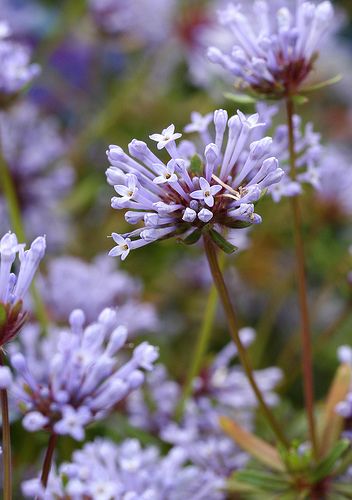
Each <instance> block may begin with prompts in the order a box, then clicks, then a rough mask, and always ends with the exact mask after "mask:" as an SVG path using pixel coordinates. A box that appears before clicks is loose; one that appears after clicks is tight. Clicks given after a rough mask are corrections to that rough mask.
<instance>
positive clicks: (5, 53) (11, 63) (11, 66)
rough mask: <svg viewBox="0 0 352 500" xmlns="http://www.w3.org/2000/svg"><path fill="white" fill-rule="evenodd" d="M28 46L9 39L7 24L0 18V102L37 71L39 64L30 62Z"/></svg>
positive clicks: (24, 83) (17, 89) (28, 80)
mask: <svg viewBox="0 0 352 500" xmlns="http://www.w3.org/2000/svg"><path fill="white" fill-rule="evenodd" d="M30 58H31V54H30V50H29V49H28V47H26V46H25V45H23V44H21V43H19V42H16V41H13V40H11V30H10V27H9V25H8V24H7V23H6V22H4V21H2V20H1V19H0V66H1V75H0V102H5V103H6V99H8V98H9V96H11V95H13V94H16V93H17V92H19V91H20V90H21V89H22V88H23V87H24V86H25V85H27V84H28V83H29V82H30V81H31V80H32V79H33V78H34V77H35V76H37V75H38V73H39V66H38V65H37V64H32V63H31V62H30Z"/></svg>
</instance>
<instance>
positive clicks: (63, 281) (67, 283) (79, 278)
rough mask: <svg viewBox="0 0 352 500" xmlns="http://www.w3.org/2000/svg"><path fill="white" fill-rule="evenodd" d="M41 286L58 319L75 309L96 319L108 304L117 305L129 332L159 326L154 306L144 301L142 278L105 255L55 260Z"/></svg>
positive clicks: (48, 267)
mask: <svg viewBox="0 0 352 500" xmlns="http://www.w3.org/2000/svg"><path fill="white" fill-rule="evenodd" d="M39 286H40V289H41V290H42V291H43V297H44V300H45V302H46V304H47V306H48V310H49V311H50V315H51V317H52V318H53V319H54V320H55V321H59V322H62V321H64V320H65V319H66V318H67V317H68V316H69V314H70V311H72V309H82V310H83V312H84V314H85V316H86V320H87V321H93V320H94V319H95V318H96V317H97V316H98V315H99V313H100V311H102V310H103V309H104V308H105V307H115V306H118V315H119V322H120V324H121V325H125V326H126V327H127V328H128V333H129V335H134V334H136V333H137V332H141V331H152V330H154V331H155V330H156V329H157V328H158V318H157V315H156V312H155V309H154V307H153V306H152V304H149V303H146V302H142V300H141V294H142V285H141V283H140V282H139V280H137V279H135V278H132V277H131V276H130V275H129V274H127V273H126V272H124V271H122V270H120V269H116V266H115V264H114V262H113V261H112V260H111V259H109V258H108V257H107V256H106V255H100V256H98V257H97V258H95V259H94V261H93V262H91V263H88V262H85V261H83V260H81V259H78V258H77V257H68V256H64V257H57V258H55V259H52V260H51V261H49V263H48V266H47V275H46V277H45V278H42V280H41V281H40V282H39ZM136 310H138V314H136Z"/></svg>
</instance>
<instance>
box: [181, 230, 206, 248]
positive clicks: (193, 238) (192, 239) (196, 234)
mask: <svg viewBox="0 0 352 500" xmlns="http://www.w3.org/2000/svg"><path fill="white" fill-rule="evenodd" d="M201 236H202V231H201V229H196V230H195V231H193V233H191V234H189V235H188V236H187V237H186V238H179V241H181V243H184V244H185V245H194V244H195V243H197V241H198V240H199V238H200V237H201Z"/></svg>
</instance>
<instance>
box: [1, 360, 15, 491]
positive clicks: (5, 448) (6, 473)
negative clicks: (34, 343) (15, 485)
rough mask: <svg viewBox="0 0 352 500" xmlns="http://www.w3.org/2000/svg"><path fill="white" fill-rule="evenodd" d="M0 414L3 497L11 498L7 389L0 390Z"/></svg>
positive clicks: (2, 361)
mask: <svg viewBox="0 0 352 500" xmlns="http://www.w3.org/2000/svg"><path fill="white" fill-rule="evenodd" d="M0 364H1V365H2V366H3V365H4V353H3V351H1V352H0ZM0 400H1V416H2V463H3V495H4V496H3V498H4V500H11V499H12V465H11V429H10V420H9V403H8V398H7V390H6V389H1V390H0Z"/></svg>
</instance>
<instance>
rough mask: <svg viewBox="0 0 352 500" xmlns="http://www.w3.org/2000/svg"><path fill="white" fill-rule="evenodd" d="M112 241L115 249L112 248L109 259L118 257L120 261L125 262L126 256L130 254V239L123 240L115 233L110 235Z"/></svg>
mask: <svg viewBox="0 0 352 500" xmlns="http://www.w3.org/2000/svg"><path fill="white" fill-rule="evenodd" d="M111 236H112V239H113V240H114V241H115V243H116V247H114V248H112V249H111V250H110V252H109V255H110V257H120V256H121V260H125V258H126V257H127V255H128V254H129V253H130V249H131V248H130V244H131V240H130V238H123V237H122V236H120V235H119V234H117V233H112V235H111Z"/></svg>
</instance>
